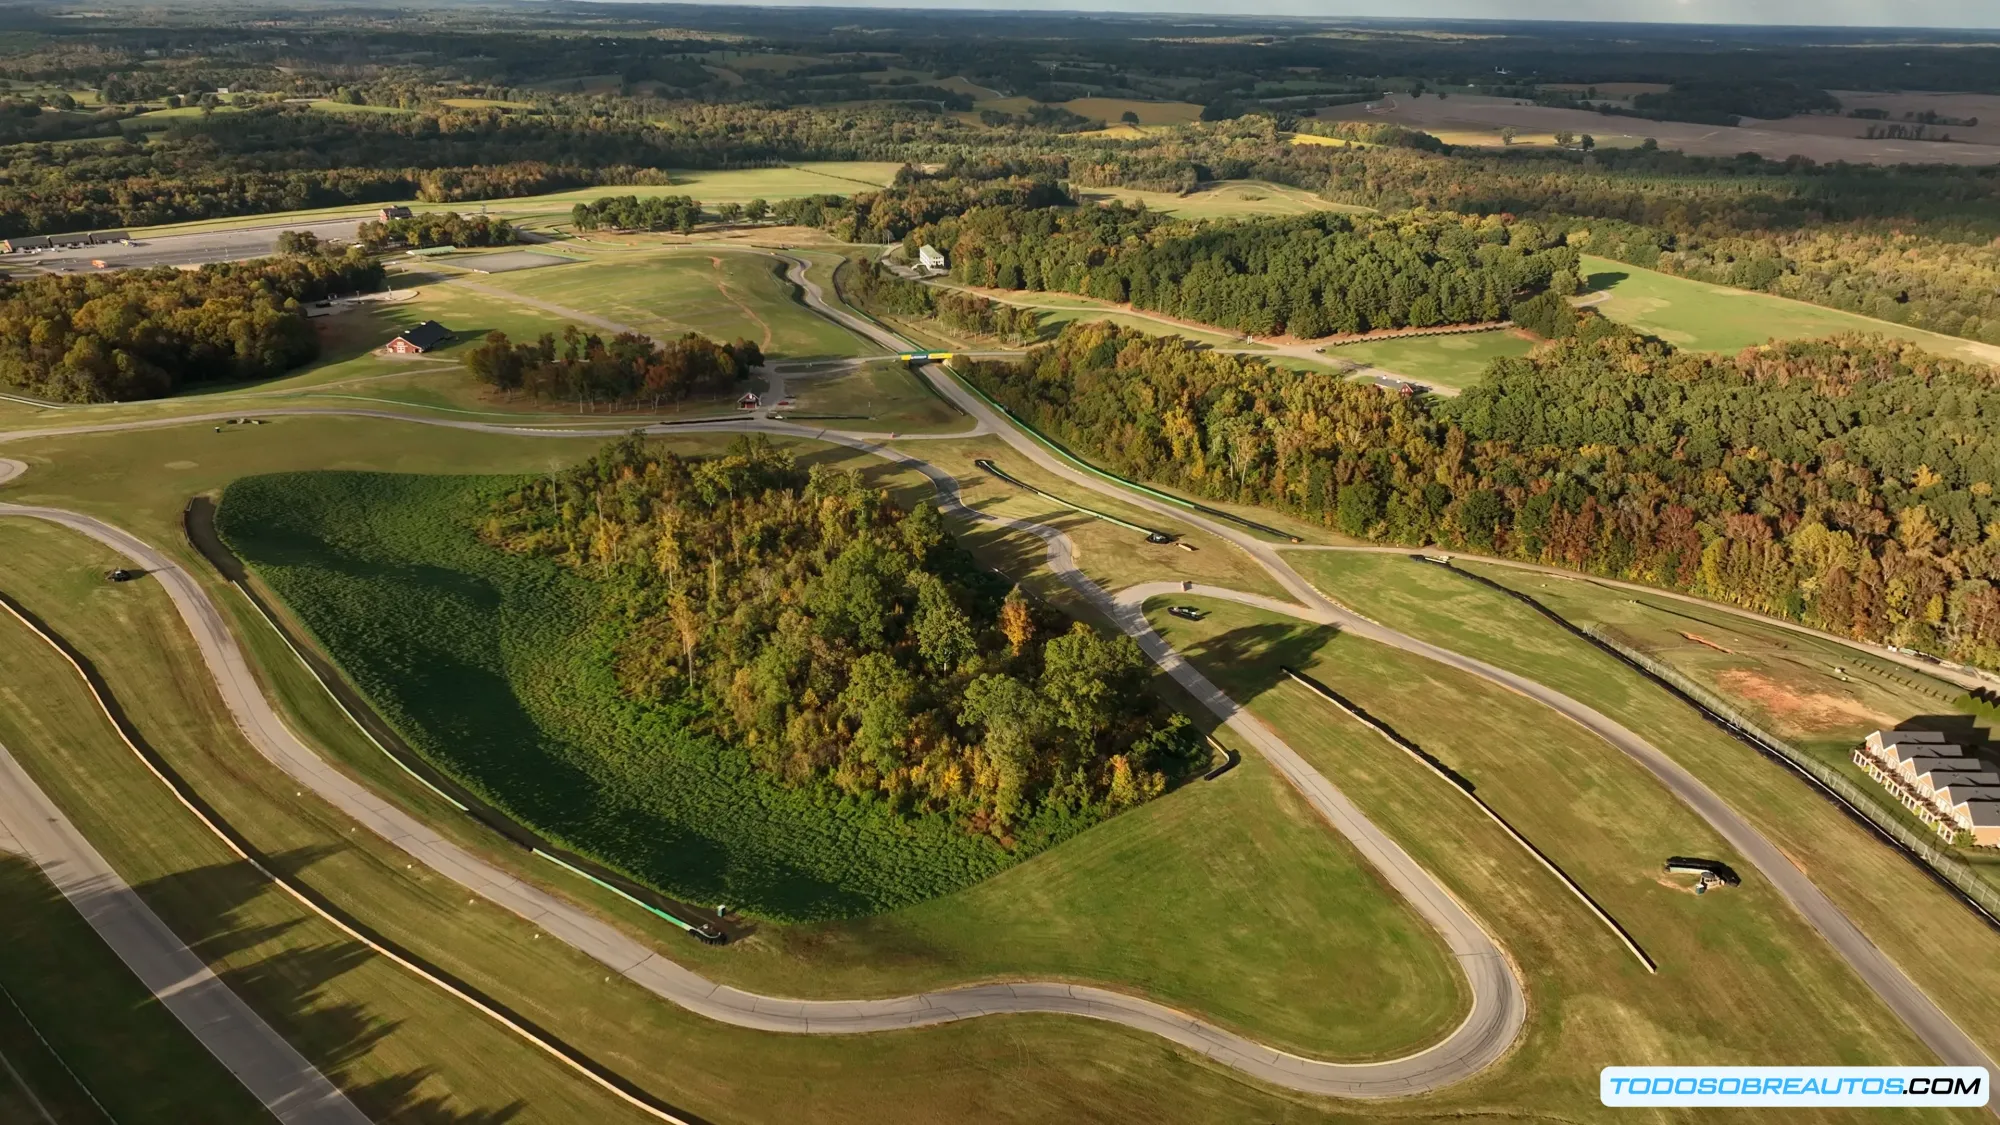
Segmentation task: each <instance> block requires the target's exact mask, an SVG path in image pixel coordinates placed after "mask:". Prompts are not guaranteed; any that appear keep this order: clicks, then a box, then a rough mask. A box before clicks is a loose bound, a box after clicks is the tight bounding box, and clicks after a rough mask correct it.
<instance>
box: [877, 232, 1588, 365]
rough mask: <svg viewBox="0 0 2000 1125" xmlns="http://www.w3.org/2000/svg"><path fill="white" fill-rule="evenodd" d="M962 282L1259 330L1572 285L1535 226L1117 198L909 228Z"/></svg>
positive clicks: (1513, 299) (1373, 322) (1393, 319)
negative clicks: (1222, 217)
mask: <svg viewBox="0 0 2000 1125" xmlns="http://www.w3.org/2000/svg"><path fill="white" fill-rule="evenodd" d="M924 244H928V245H931V246H935V247H938V248H939V249H942V250H945V251H946V253H947V255H948V256H949V258H950V261H951V275H952V277H953V278H954V279H955V280H957V281H960V282H964V283H966V284H969V285H978V286H988V287H993V288H999V289H1050V290H1060V291H1062V292H1068V293H1077V294H1081V295H1083V296H1087V297H1096V298H1099V299H1101V300H1106V301H1115V302H1125V301H1130V302H1131V303H1132V305H1133V307H1135V308H1140V309H1147V310H1150V311H1152V312H1158V313H1163V314H1165V315H1167V316H1173V317H1181V318H1185V319H1187V320H1192V321H1196V322H1199V323H1202V324H1215V325H1220V326H1223V327H1225V328H1232V329H1235V330H1237V331H1239V332H1247V333H1252V334H1255V335H1259V336H1268V335H1276V334H1281V333H1288V334H1290V335H1293V336H1300V337H1305V338H1308V339H1311V338H1316V337H1320V336H1326V335H1329V334H1332V333H1339V332H1366V331H1368V330H1369V329H1373V328H1402V327H1409V326H1417V327H1423V326H1428V325H1437V324H1462V323H1471V322H1475V321H1493V320H1500V319H1502V318H1504V317H1506V316H1507V315H1508V314H1509V311H1510V310H1511V309H1512V308H1513V307H1514V306H1515V305H1516V304H1517V303H1520V302H1523V301H1526V300H1528V299H1530V298H1532V297H1534V296H1537V295H1539V294H1541V293H1543V292H1545V291H1548V290H1550V289H1554V290H1555V291H1556V292H1557V293H1559V294H1562V295H1567V294H1569V293H1574V292H1575V291H1576V289H1577V284H1578V283H1577V276H1576V267H1577V255H1576V252H1575V251H1574V250H1572V249H1571V248H1569V247H1568V246H1567V245H1565V244H1564V243H1563V241H1562V240H1561V239H1560V237H1551V236H1550V235H1549V234H1547V233H1546V232H1545V231H1544V230H1543V229H1542V228H1540V227H1536V226H1533V225H1528V224H1516V223H1510V222H1508V221H1506V220H1505V219H1503V218H1500V217H1488V218H1485V219H1475V218H1471V217H1466V216H1459V215H1448V214H1439V213H1431V212H1407V213H1402V214H1396V215H1384V216H1349V215H1338V214H1332V213H1324V212H1323V213H1317V214H1312V215H1301V216H1297V217H1293V218H1283V219H1263V220H1254V221H1246V222H1224V223H1200V222H1190V221H1187V220H1182V219H1176V218H1173V217H1171V216H1168V215H1165V214H1162V213H1160V212H1157V211H1149V210H1146V209H1144V208H1140V207H1128V206H1124V205H1121V204H1110V205H1106V206H1101V207H1099V206H1086V207H1076V206H1053V207H1050V206H1042V207H1036V206H1020V205H1011V204H1010V205H1000V206H974V207H971V208H969V209H967V210H966V211H964V213H962V214H959V215H955V216H952V217H949V218H945V219H941V220H939V221H937V222H935V223H932V224H929V225H926V226H921V227H918V228H916V229H915V230H913V231H911V232H910V234H909V235H908V236H907V237H906V238H905V239H904V246H905V248H906V249H908V250H910V251H911V253H912V255H914V250H915V247H917V246H919V245H924Z"/></svg>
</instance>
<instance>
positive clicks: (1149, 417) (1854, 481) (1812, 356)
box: [973, 318, 2000, 667]
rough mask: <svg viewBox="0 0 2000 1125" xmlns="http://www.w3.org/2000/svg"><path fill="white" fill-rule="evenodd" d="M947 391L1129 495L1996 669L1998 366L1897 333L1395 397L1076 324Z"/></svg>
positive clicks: (1593, 352) (1507, 372)
mask: <svg viewBox="0 0 2000 1125" xmlns="http://www.w3.org/2000/svg"><path fill="white" fill-rule="evenodd" d="M973 379H974V380H975V381H976V382H977V383H978V384H979V385H980V386H981V387H982V388H984V389H985V390H987V392H988V393H990V394H991V395H993V397H994V398H995V399H996V400H998V401H999V402H1001V403H1003V404H1004V405H1006V406H1007V407H1008V408H1009V409H1011V410H1013V411H1015V412H1016V413H1017V414H1019V416H1020V417H1022V418H1023V419H1026V420H1028V421H1029V422H1031V423H1032V424H1034V425H1036V426H1037V427H1040V428H1042V429H1043V430H1045V431H1046V432H1048V433H1050V434H1051V435H1052V436H1054V437H1056V438H1057V439H1058V440H1060V441H1063V442H1065V443H1067V444H1069V445H1070V446H1071V447H1073V448H1076V449H1078V450H1079V451H1080V452H1085V453H1087V454H1088V455H1089V456H1091V457H1092V458H1095V459H1098V460H1100V462H1101V463H1104V464H1106V465H1108V466H1110V467H1112V468H1114V469H1116V470H1118V471H1120V472H1124V473H1127V474H1130V475H1133V476H1136V477H1139V478H1142V479H1147V480H1152V481H1157V482H1160V483H1164V484H1168V485H1172V486H1174V487H1178V488H1184V489H1187V490H1189V491H1191V492H1195V493H1198V494H1200V495H1203V496H1208V497H1213V498H1217V499H1223V500H1229V501H1232V502H1238V503H1247V504H1262V505H1269V506H1272V507H1276V508H1280V509H1282V510H1285V511H1288V512H1291V513H1294V514H1296V515H1299V516H1301V517H1304V518H1306V519H1310V520H1313V521H1315V522H1318V523H1320V524H1322V525H1324V526H1327V527H1329V528H1334V529H1337V530H1339V531H1341V532H1342V533H1344V534H1348V535H1352V536H1357V537H1362V538H1369V539H1376V540H1381V541H1386V542H1394V543H1406V544H1411V545H1420V544H1428V543H1436V544H1442V545H1445V546H1450V547H1456V548H1459V549H1469V550H1474V551H1480V552H1488V553H1493V554H1499V555H1503V556H1507V557H1512V558H1520V559H1527V560H1531V561H1535V562H1541V563H1548V564H1552V565H1557V566H1565V567H1570V568H1573V569H1578V570H1585V571H1589V572H1592V573H1598V574H1605V575H1610V576H1614V577H1619V578H1627V579H1633V580H1637V581H1642V582H1650V583H1655V584H1658V585H1662V586H1669V587H1673V588H1676V589H1682V590H1687V591H1689V592H1692V593H1695V594H1698V595H1701V596H1704V597H1709V598H1714V599H1717V600H1721V601H1727V602H1731V603H1734V604H1736V605H1741V606H1745V607H1747V608H1751V609H1755V610H1759V611H1761V612H1765V613H1772V614H1777V615H1780V616H1784V617H1788V618H1791V619H1793V620H1798V621H1803V622H1805V623H1807V624H1810V625H1814V626H1818V627H1821V628H1825V629H1828V630H1832V631H1835V632H1838V633H1841V634H1843V635H1847V636H1853V637H1857V638H1860V639H1864V640H1870V641H1881V642H1890V643H1896V644H1901V645H1908V646H1912V647H1916V648H1920V649H1924V650H1928V651H1933V652H1940V653H1946V654H1950V655H1952V656H1954V657H1957V658H1960V659H1963V660H1966V661H1970V662H1974V663H1978V664H1982V665H1985V666H1988V667H1995V666H2000V587H1996V585H1995V583H1996V582H2000V499H1996V497H1995V495H1994V481H1995V480H2000V374H1996V373H1995V372H1994V371H1993V370H1992V369H1991V368H1987V367H1983V366H1979V365H1974V364H1967V363H1961V362H1958V361H1954V360H1948V359H1942V358H1939V357H1937V356H1933V355H1929V354H1926V353H1924V352H1921V351H1918V350H1917V349H1915V348H1914V347H1912V346H1910V345H1907V344H1904V343H1902V342H1900V341H1890V340H1885V339H1882V338H1879V337H1843V338H1836V339H1831V340H1819V341H1805V342H1794V343H1785V344H1776V345H1772V346H1769V347H1765V348H1753V349H1748V350H1746V351H1744V352H1743V353H1741V354H1740V355H1735V356H1719V355H1710V354H1701V353H1691V352H1680V351H1676V350H1674V349H1673V348H1671V347H1670V346H1668V345H1665V344H1662V343H1659V342H1657V341H1651V340H1647V339H1644V338H1641V337H1639V336H1636V335H1634V334H1632V333H1631V332H1629V331H1626V330H1622V329H1619V328H1617V326H1615V325H1610V324H1609V323H1608V322H1604V321H1601V320H1598V319H1596V318H1589V319H1587V320H1586V321H1584V322H1583V324H1582V325H1581V326H1580V330H1579V331H1578V332H1577V334H1576V335H1575V336H1574V337H1572V338H1571V339H1567V340H1562V341H1557V342H1554V343H1550V344H1547V345H1544V346H1542V347H1541V348H1540V349H1538V350H1537V351H1536V352H1535V353H1533V354H1531V355H1530V356H1528V357H1526V358H1521V359H1503V360H1498V361H1495V363H1494V365H1493V366H1492V367H1491V368H1490V369H1489V372H1488V374H1487V376H1486V378H1485V379H1484V380H1483V381H1481V382H1480V383H1479V384H1477V385H1475V386H1474V387H1472V388H1471V389H1470V390H1468V391H1467V392H1466V393H1465V394H1464V395H1462V396H1460V397H1459V398H1457V399H1446V400H1431V399H1427V398H1421V397H1420V398H1418V399H1416V400H1405V399H1401V398H1397V397H1392V396H1386V395H1384V394H1382V393H1381V392H1380V391H1379V390H1378V389H1377V388H1376V387H1374V386H1372V385H1369V384H1361V383H1352V382H1343V381H1336V380H1331V379H1327V378H1325V377H1324V376H1321V375H1315V374H1301V373H1298V372H1293V371H1289V370H1284V369H1280V368H1274V367H1272V366H1270V365H1269V364H1267V363H1265V362H1263V361H1261V360H1258V359H1255V358H1252V357H1244V356H1236V355H1227V354H1220V353H1215V352H1210V351H1205V350H1201V349H1198V348H1195V347H1193V346H1191V345H1189V344H1187V343H1185V342H1183V341H1180V340H1175V339H1167V338H1156V337H1148V336H1144V335H1141V334H1139V333H1136V332H1132V331H1129V330H1121V329H1118V328H1116V327H1114V326H1111V325H1109V324H1092V325H1075V326H1071V327H1070V328H1067V329H1066V330H1065V331H1064V332H1063V334H1062V336H1061V337H1059V338H1058V339H1057V341H1056V342H1055V343H1054V344H1052V345H1050V346H1048V347H1045V348H1040V349H1037V350H1036V351H1034V352H1033V353H1031V354H1030V356H1029V357H1028V358H1027V359H1025V360H1023V361H1021V362H1019V363H981V364H977V365H976V366H975V368H974V370H973Z"/></svg>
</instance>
